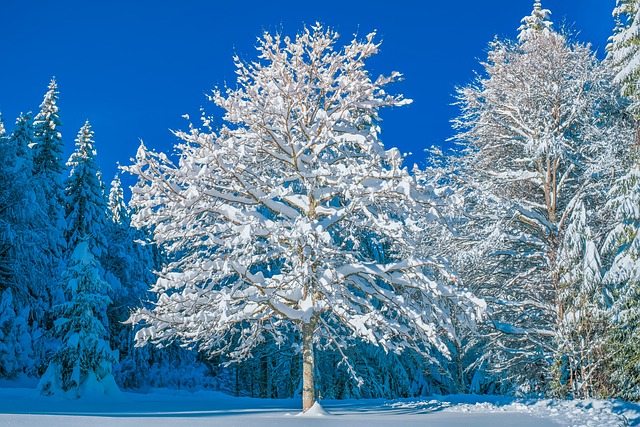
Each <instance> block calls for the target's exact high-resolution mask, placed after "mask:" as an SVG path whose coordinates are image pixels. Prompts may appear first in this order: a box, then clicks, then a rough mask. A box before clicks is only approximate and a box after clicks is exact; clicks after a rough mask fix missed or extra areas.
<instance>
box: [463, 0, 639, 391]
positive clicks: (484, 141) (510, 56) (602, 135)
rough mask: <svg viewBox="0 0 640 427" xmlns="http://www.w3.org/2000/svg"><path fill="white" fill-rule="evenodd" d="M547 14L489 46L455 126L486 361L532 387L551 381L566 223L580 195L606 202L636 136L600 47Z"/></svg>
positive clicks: (470, 278) (502, 375) (469, 275)
mask: <svg viewBox="0 0 640 427" xmlns="http://www.w3.org/2000/svg"><path fill="white" fill-rule="evenodd" d="M546 15H547V13H546V12H543V11H542V10H541V9H539V8H538V7H537V5H536V7H535V8H534V11H533V13H532V16H531V17H529V18H525V19H524V22H525V25H524V26H523V27H521V37H520V38H519V41H518V42H509V41H502V40H495V41H494V42H492V43H491V44H490V50H489V53H488V60H487V62H485V63H483V66H484V69H485V74H484V75H481V76H479V78H478V79H477V80H476V82H475V83H474V84H473V85H471V86H467V87H463V88H460V89H459V91H458V99H459V105H460V108H461V115H460V116H459V117H458V118H457V119H456V120H455V121H454V125H455V127H456V128H457V129H458V131H459V133H458V135H457V136H456V138H455V139H456V140H457V141H458V142H459V143H460V144H462V147H463V149H464V155H463V156H462V158H461V159H458V160H457V161H456V164H457V166H458V168H459V169H458V170H457V171H456V172H455V176H456V179H458V180H459V181H460V187H461V194H462V195H463V197H465V205H466V208H465V210H466V212H467V215H466V217H464V218H463V219H462V220H461V224H460V225H459V230H460V232H461V234H462V235H463V236H462V238H461V239H460V242H461V243H460V246H458V247H459V248H460V249H461V250H459V251H458V254H457V255H455V258H456V259H457V260H456V266H461V269H462V270H464V274H463V280H464V281H465V282H466V283H467V284H470V285H472V286H473V287H474V288H475V289H476V290H477V292H479V294H480V295H482V296H484V297H487V298H488V300H489V302H490V306H491V310H492V314H491V319H492V322H491V324H490V328H489V329H488V330H487V331H486V334H487V335H486V336H487V338H488V340H486V341H485V342H486V344H487V345H486V347H485V348H484V349H483V350H482V353H483V354H482V356H481V358H480V360H479V363H485V362H489V366H490V369H492V370H495V371H497V373H498V377H494V378H495V379H496V381H498V382H499V383H502V384H503V386H504V387H506V389H511V387H515V388H516V390H519V391H520V392H523V393H532V392H543V391H545V390H548V387H549V380H550V378H549V368H550V365H551V362H552V360H553V358H554V354H556V348H555V342H556V336H557V332H558V319H559V316H558V309H559V304H558V303H559V300H558V291H559V269H560V268H561V266H559V264H558V256H559V252H560V249H561V246H562V238H563V235H564V232H565V230H566V227H567V221H568V219H569V217H570V215H571V213H572V211H573V209H574V208H575V206H576V203H577V202H578V201H579V200H582V199H585V198H590V197H597V196H594V194H597V193H598V191H597V188H598V187H599V186H601V185H603V184H604V179H601V177H603V176H607V175H610V173H611V171H612V170H613V167H614V165H615V157H614V156H613V154H614V153H615V150H613V149H612V148H611V147H614V146H615V145H616V143H617V141H619V140H621V139H624V138H626V135H628V133H629V127H628V126H627V124H626V123H625V122H624V121H623V120H616V119H615V118H614V116H613V115H612V114H611V112H612V111H616V98H615V92H616V91H615V89H614V88H613V87H612V85H611V83H610V80H611V76H610V75H609V74H608V72H607V70H606V68H605V67H603V66H602V65H601V64H600V63H599V61H598V60H597V59H596V58H595V56H594V54H593V53H592V52H591V50H590V49H589V46H584V45H580V44H571V43H570V42H569V41H568V40H567V38H566V36H565V35H562V34H559V33H557V32H555V31H554V30H553V29H552V28H551V27H550V26H549V25H547V24H544V25H542V24H541V23H540V22H539V21H540V19H543V18H546ZM536 22H537V24H535V23H536ZM542 22H544V21H542ZM532 23H534V24H535V25H534V24H532ZM468 263H471V264H470V265H468V267H467V266H465V264H468Z"/></svg>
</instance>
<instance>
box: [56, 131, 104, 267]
mask: <svg viewBox="0 0 640 427" xmlns="http://www.w3.org/2000/svg"><path fill="white" fill-rule="evenodd" d="M92 138H93V132H92V131H91V125H90V124H89V122H88V121H87V122H86V123H85V124H84V126H82V128H81V129H80V131H79V132H78V138H77V139H76V150H75V151H74V152H73V154H71V157H70V158H69V161H68V162H67V166H68V167H69V168H70V174H69V177H68V178H67V179H66V181H65V196H66V199H67V209H66V223H67V229H66V240H67V245H68V247H69V248H74V247H76V245H77V244H78V243H79V242H80V241H81V240H85V239H86V238H87V237H89V245H90V249H91V251H92V252H93V254H94V255H95V256H97V257H100V256H101V255H102V253H103V252H104V251H105V250H106V247H107V240H106V237H105V232H106V226H107V201H106V200H105V194H104V191H103V187H104V185H103V183H102V181H101V179H100V176H101V174H100V168H99V166H98V163H97V161H96V150H95V148H94V141H93V140H92Z"/></svg>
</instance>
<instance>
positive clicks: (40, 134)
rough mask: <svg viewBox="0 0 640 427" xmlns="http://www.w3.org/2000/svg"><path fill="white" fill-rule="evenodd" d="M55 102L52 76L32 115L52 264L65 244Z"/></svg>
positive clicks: (60, 144)
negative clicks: (33, 115)
mask: <svg viewBox="0 0 640 427" xmlns="http://www.w3.org/2000/svg"><path fill="white" fill-rule="evenodd" d="M57 103H58V85H57V83H56V81H55V79H52V80H51V83H50V84H49V90H48V91H47V93H46V94H45V96H44V100H43V101H42V104H40V111H39V112H38V114H37V115H36V116H35V117H34V119H33V129H34V141H33V150H34V152H33V157H34V159H33V175H34V183H35V185H36V196H37V201H38V204H39V205H40V207H41V208H42V209H43V210H44V212H46V214H47V215H48V221H47V222H46V223H45V224H43V226H44V227H46V233H45V236H46V238H47V240H46V242H45V246H44V247H45V248H46V251H47V252H49V254H50V257H51V258H52V260H51V262H52V264H53V259H54V258H56V259H60V258H61V257H62V252H63V251H64V249H65V248H66V244H65V242H64V237H63V232H62V230H64V228H65V222H64V217H65V214H64V206H65V197H64V187H63V184H62V172H63V171H64V161H63V159H62V152H63V142H62V134H61V133H60V127H61V123H60V116H59V114H58V105H57ZM52 274H53V275H54V277H57V274H58V272H57V271H56V272H52Z"/></svg>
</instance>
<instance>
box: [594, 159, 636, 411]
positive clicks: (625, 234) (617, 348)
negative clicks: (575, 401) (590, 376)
mask: <svg viewBox="0 0 640 427" xmlns="http://www.w3.org/2000/svg"><path fill="white" fill-rule="evenodd" d="M638 159H639V155H638V153H635V155H634V161H633V162H632V164H631V166H630V168H629V169H628V171H627V172H626V173H625V174H624V175H622V176H620V177H619V178H618V179H617V180H616V182H615V184H614V185H613V187H612V188H611V191H610V193H609V201H608V203H607V208H608V209H607V210H608V212H610V213H611V214H612V216H614V217H615V220H616V221H615V223H614V226H613V227H612V229H611V230H610V231H609V232H608V234H607V236H606V239H605V241H604V244H603V248H602V252H603V254H604V256H605V258H606V259H607V261H608V262H607V271H606V273H605V276H604V283H605V284H606V285H607V286H608V287H609V289H610V292H611V294H612V303H611V309H610V317H611V318H612V319H613V321H614V325H613V329H612V331H611V333H610V335H609V337H608V338H609V341H608V344H609V348H610V349H611V353H612V355H613V360H612V365H611V368H610V370H609V371H608V372H609V373H610V375H611V377H612V380H613V388H614V390H612V394H613V395H614V396H616V397H622V398H626V399H634V400H637V399H640V345H639V343H640V262H639V261H638V260H639V259H640V235H639V232H640V161H639V160H638Z"/></svg>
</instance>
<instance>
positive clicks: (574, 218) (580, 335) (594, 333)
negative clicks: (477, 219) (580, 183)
mask: <svg viewBox="0 0 640 427" xmlns="http://www.w3.org/2000/svg"><path fill="white" fill-rule="evenodd" d="M558 264H559V269H560V271H559V274H560V277H559V289H558V308H557V310H558V315H559V317H560V320H559V325H558V326H559V327H558V333H557V334H556V343H557V350H556V357H555V365H554V368H555V381H554V386H555V392H556V393H557V394H559V395H560V396H562V397H572V398H582V399H584V398H588V397H607V396H606V393H607V390H606V388H607V386H608V381H606V380H604V377H606V376H607V373H606V364H607V359H608V357H607V352H606V333H607V332H608V320H607V311H606V298H605V292H604V289H603V287H602V271H601V270H602V267H601V262H600V256H599V253H598V250H597V248H596V243H595V241H594V238H593V235H592V232H591V229H590V227H589V226H588V224H587V212H586V208H585V206H584V203H582V202H581V203H579V204H578V206H577V207H576V208H575V209H574V210H573V213H572V215H571V217H570V220H569V223H568V226H567V229H566V231H565V234H564V239H563V243H562V249H561V251H560V255H559V260H558Z"/></svg>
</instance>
